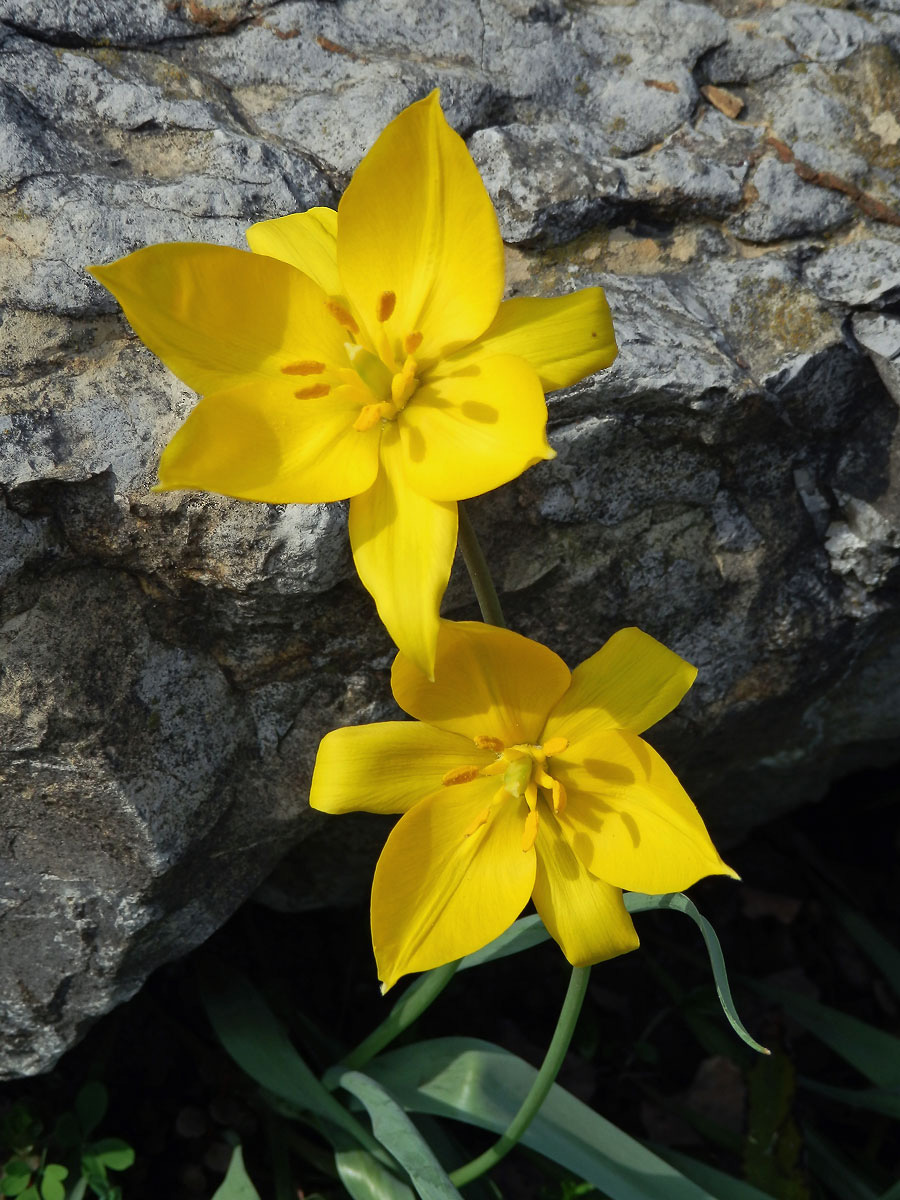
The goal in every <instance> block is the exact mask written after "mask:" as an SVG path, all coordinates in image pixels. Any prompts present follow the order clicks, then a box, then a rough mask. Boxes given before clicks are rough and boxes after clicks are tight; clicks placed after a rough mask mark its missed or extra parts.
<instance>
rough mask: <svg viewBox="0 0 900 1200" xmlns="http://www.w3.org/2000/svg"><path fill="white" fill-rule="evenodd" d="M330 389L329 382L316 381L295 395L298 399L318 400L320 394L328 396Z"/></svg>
mask: <svg viewBox="0 0 900 1200" xmlns="http://www.w3.org/2000/svg"><path fill="white" fill-rule="evenodd" d="M330 391H331V388H330V387H329V385H328V384H327V383H314V384H313V385H312V387H305V388H300V389H299V390H298V391H296V392H294V395H295V396H296V397H297V399H298V400H318V399H319V397H320V396H327V395H328V393H329V392H330Z"/></svg>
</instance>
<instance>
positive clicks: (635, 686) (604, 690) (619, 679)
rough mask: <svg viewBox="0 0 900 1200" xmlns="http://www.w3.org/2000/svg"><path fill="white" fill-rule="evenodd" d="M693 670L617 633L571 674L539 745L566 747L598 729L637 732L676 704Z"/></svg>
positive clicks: (644, 638)
mask: <svg viewBox="0 0 900 1200" xmlns="http://www.w3.org/2000/svg"><path fill="white" fill-rule="evenodd" d="M696 677H697V668H696V667H692V666H691V664H690V663H689V662H685V660H684V659H683V658H680V657H679V656H678V655H677V654H676V653H675V652H674V650H669V649H668V648H667V647H666V646H664V645H663V644H662V642H658V641H657V640H656V638H652V637H650V635H649V634H647V633H644V632H642V630H640V629H635V628H633V627H632V628H630V629H620V630H619V631H618V633H614V634H613V635H612V637H611V638H610V639H609V641H607V642H606V643H605V644H604V645H603V646H602V647H601V648H600V649H599V650H598V651H597V653H596V654H593V655H591V657H590V658H588V659H585V661H584V662H583V663H581V665H580V666H577V667H576V668H575V670H574V671H573V672H572V686H571V687H570V688H569V690H568V692H566V694H565V696H563V698H562V700H561V701H560V702H559V704H558V705H557V706H556V708H555V709H554V710H553V712H552V713H551V715H550V719H549V720H548V721H547V728H546V729H545V731H544V737H545V740H546V739H548V738H550V737H554V736H557V735H559V736H562V737H565V738H568V740H569V741H570V742H573V741H575V740H576V739H578V738H581V737H585V736H588V735H590V734H592V733H599V732H600V731H601V730H603V729H630V730H632V731H633V732H634V733H643V732H644V730H645V729H649V728H650V726H651V725H655V724H656V722H657V721H659V720H661V719H662V718H663V717H664V716H665V715H666V713H669V712H671V711H672V709H673V708H674V707H675V706H676V705H677V704H678V702H679V701H680V700H681V698H682V696H684V694H685V692H686V691H687V690H688V688H689V687H690V686H691V684H692V683H693V682H694V680H695V678H696Z"/></svg>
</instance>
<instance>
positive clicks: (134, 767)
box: [0, 0, 900, 1076]
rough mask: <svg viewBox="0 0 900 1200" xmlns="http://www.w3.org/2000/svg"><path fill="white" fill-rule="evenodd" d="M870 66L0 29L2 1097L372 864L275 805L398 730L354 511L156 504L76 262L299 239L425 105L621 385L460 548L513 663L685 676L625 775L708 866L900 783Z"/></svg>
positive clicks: (476, 45) (686, 35) (658, 47)
mask: <svg viewBox="0 0 900 1200" xmlns="http://www.w3.org/2000/svg"><path fill="white" fill-rule="evenodd" d="M898 53H900V8H898V5H897V2H896V0H870V2H868V3H866V4H865V5H859V6H857V7H856V8H855V9H853V10H851V9H845V8H840V7H836V8H832V7H819V6H813V5H805V4H801V3H794V2H791V3H788V4H784V5H781V6H773V7H772V8H771V9H767V8H763V7H760V6H759V5H754V6H753V7H752V9H750V8H748V6H747V5H742V4H740V3H737V2H732V0H729V2H728V3H726V2H725V0H722V2H721V3H719V4H718V5H716V6H714V5H713V4H710V5H704V4H684V3H680V2H679V0H641V3H640V4H634V5H633V4H621V5H620V4H606V3H604V4H597V5H570V4H567V3H564V2H563V0H543V2H542V3H540V4H537V5H536V4H534V3H532V0H452V3H449V4H438V5H425V6H423V5H418V6H416V5H411V4H410V3H409V0H389V2H388V3H384V4H379V5H376V6H373V5H371V4H370V3H367V2H365V0H344V2H342V3H341V4H340V5H336V4H333V3H329V2H328V0H282V2H276V3H275V4H263V3H261V2H258V0H205V2H204V3H202V4H201V3H199V2H198V0H180V2H178V3H167V2H166V0H142V2H141V3H134V4H129V5H118V4H95V3H90V4H89V3H81V2H80V0H65V2H63V0H47V2H46V3H43V4H41V5H35V4H34V3H32V2H31V0H0V228H2V237H0V271H2V276H3V283H4V287H3V293H2V299H0V378H2V380H3V391H2V399H0V490H2V501H3V503H2V504H0V644H2V645H0V746H2V749H0V859H2V863H3V870H2V880H3V885H2V888H0V958H2V961H3V965H4V984H5V986H4V989H3V990H2V992H0V1076H4V1075H7V1076H8V1075H14V1074H16V1073H29V1072H34V1071H39V1070H42V1069H45V1068H46V1067H48V1066H49V1065H50V1064H51V1063H52V1062H53V1061H54V1059H55V1058H56V1057H57V1056H58V1055H59V1054H60V1053H61V1052H62V1051H63V1050H64V1049H65V1048H66V1046H67V1045H69V1044H71V1042H72V1041H73V1040H74V1039H75V1038H77V1037H78V1036H79V1034H80V1033H81V1031H83V1030H84V1029H85V1028H86V1026H87V1025H88V1024H89V1023H90V1021H91V1020H93V1019H94V1018H95V1017H96V1016H97V1015H98V1014H100V1013H102V1012H104V1011H106V1010H107V1009H109V1008H110V1007H111V1006H112V1005H114V1004H116V1003H118V1002H119V1001H121V1000H122V999H124V998H125V997H126V996H128V995H130V994H131V993H132V992H133V991H134V990H135V989H136V988H137V987H139V986H140V983H141V981H142V980H143V979H144V978H145V977H146V975H147V973H148V972H149V971H151V970H152V969H154V967H156V966H157V965H159V964H160V963H162V962H165V961H167V960H169V959H171V958H173V957H175V956H177V955H179V954H182V953H184V952H185V951H186V950H188V949H190V948H191V947H192V946H194V945H196V944H197V943H198V942H199V941H201V940H202V939H203V938H204V937H206V936H207V935H208V934H209V933H210V932H211V931H212V930H213V929H215V928H216V927H217V925H219V924H220V923H221V922H222V921H223V920H224V919H225V918H226V917H227V916H228V915H229V913H230V912H232V911H233V910H234V908H235V907H236V906H237V905H239V904H240V903H241V902H242V901H243V900H244V899H246V898H247V897H248V896H249V895H250V894H251V893H252V892H253V891H254V889H255V888H257V887H261V888H262V890H261V891H260V893H259V894H260V895H261V896H263V897H264V898H265V899H266V900H267V902H270V903H276V904H278V905H280V906H282V907H294V908H297V907H300V908H312V907H315V906H317V905H322V904H325V903H341V902H344V901H346V900H347V899H350V898H353V897H358V896H360V895H361V894H362V893H363V892H364V890H365V888H366V886H367V882H368V878H369V877H370V868H371V864H372V862H373V859H374V856H375V854H376V852H377V847H378V843H379V842H380V840H381V838H382V836H383V832H384V822H383V821H381V820H379V819H378V818H374V817H373V818H366V817H364V816H361V817H359V818H358V819H357V818H353V819H349V818H348V819H347V820H343V819H342V820H331V821H329V820H325V819H322V818H320V817H317V816H316V815H315V814H311V813H310V812H309V811H308V808H307V806H306V793H307V787H308V781H309V775H310V770H311V766H312V762H313V758H314V754H315V747H316V744H317V741H318V739H319V738H320V737H321V735H322V734H324V733H325V732H326V731H327V730H328V729H330V728H333V727H335V726H336V725H340V724H345V723H347V722H356V721H367V720H377V719H381V718H383V717H386V716H389V715H392V714H393V715H396V714H395V710H394V709H393V706H392V702H391V700H390V695H389V690H388V671H389V666H390V662H391V658H392V647H391V645H390V642H389V640H388V638H387V636H386V634H385V633H384V631H383V629H382V628H381V627H380V625H379V624H378V623H377V621H376V618H375V611H374V606H373V605H372V603H371V600H370V599H369V597H368V596H367V595H366V593H365V592H364V591H363V589H362V588H361V586H360V584H359V583H358V581H357V580H356V577H355V575H354V572H353V567H352V563H351V560H350V555H349V551H348V547H347V536H346V514H345V507H344V506H343V505H339V504H335V505H312V506H308V507H304V506H289V507H283V506H268V505H251V504H240V503H238V502H235V501H231V500H228V499H225V498H222V497H212V496H204V495H197V494H165V495H159V494H156V493H153V492H152V491H151V488H152V486H153V483H154V481H155V477H156V475H155V472H156V464H157V461H158V458H159V454H160V452H161V450H162V448H163V446H164V445H165V444H166V442H167V440H168V439H169V438H170V437H171V436H172V434H173V432H174V431H175V430H176V429H177V428H178V426H179V424H180V423H181V421H182V420H183V419H184V417H185V416H186V414H187V413H188V412H189V411H190V409H191V406H192V404H193V403H194V402H195V397H194V396H193V394H192V393H190V392H189V391H188V390H187V389H186V388H185V387H184V386H183V385H182V384H180V383H179V382H178V381H177V380H175V379H174V378H173V377H172V376H171V375H170V374H169V373H168V372H167V371H166V370H165V369H164V368H163V367H162V366H161V364H160V363H158V362H157V360H156V359H155V358H154V357H153V356H152V355H151V354H150V353H149V352H148V351H147V350H145V349H144V348H143V347H142V346H141V345H140V343H139V342H137V340H136V339H135V338H134V336H133V335H132V334H131V333H130V331H129V329H128V327H127V324H126V323H125V322H124V320H123V319H122V317H121V315H120V314H119V313H118V310H117V308H116V306H115V304H114V303H113V301H112V300H111V298H110V296H109V295H108V294H107V293H106V292H105V291H104V290H103V289H102V288H100V287H99V286H98V285H96V284H95V283H94V282H93V281H92V280H91V279H90V277H89V276H87V275H86V273H85V272H84V267H85V265H87V264H89V263H91V262H97V261H108V260H110V259H113V258H115V257H117V256H119V255H122V254H124V253H127V252H128V251H130V250H132V249H134V248H136V247H138V246H142V245H144V244H147V243H151V242H156V241H162V240H171V239H197V240H203V241H208V242H216V243H220V244H224V245H233V246H241V245H243V244H244V230H245V229H246V227H247V225H249V224H250V223H252V222H253V221H255V220H259V219H262V218H266V217H273V216H277V215H281V214H284V213H287V212H290V211H293V210H296V209H301V208H305V207H308V206H310V205H313V204H333V203H334V202H335V201H336V199H337V197H338V195H339V194H340V190H341V189H342V187H343V186H344V185H345V183H346V180H347V178H348V176H349V174H350V172H351V171H352V170H353V168H354V166H355V165H356V163H357V162H358V160H359V158H360V156H361V155H362V154H363V153H364V152H365V150H366V149H367V148H368V146H369V145H370V144H371V142H372V141H373V139H374V137H375V136H376V135H377V133H378V132H379V130H380V129H381V128H382V126H383V125H384V124H385V123H386V122H387V120H389V119H390V117H392V116H393V115H394V114H395V113H396V112H397V111H398V110H399V109H400V108H401V107H403V106H404V105H405V104H407V103H408V102H410V101H412V100H414V99H416V98H418V97H420V96H422V95H424V94H426V93H427V92H428V91H430V90H431V89H432V88H434V87H440V88H441V92H442V99H443V102H444V106H445V109H446V111H447V113H448V116H449V119H450V120H451V122H452V123H453V124H454V125H455V127H456V128H457V129H459V130H460V132H461V133H462V134H463V136H464V137H466V139H467V141H468V144H469V147H470V149H471V151H472V153H473V155H474V157H475V158H476V161H477V162H478V164H479V167H480V169H481V170H482V172H483V175H484V179H485V182H486V185H487V187H488V189H489V191H490V193H491V195H492V197H493V199H494V201H495V204H496V206H497V209H498V216H499V220H500V223H501V228H502V231H503V234H504V237H505V238H506V240H507V241H508V243H509V244H510V252H509V259H508V283H509V291H510V294H517V293H519V294H538V293H540V294H554V293H555V294H559V293H564V292H567V291H570V290H572V289H573V288H577V287H583V286H585V285H588V284H592V283H600V284H602V285H603V286H604V287H606V288H607V291H608V294H609V298H610V303H611V305H612V308H613V311H614V314H615V321H616V330H617V336H618V339H619V344H620V347H621V354H620V357H619V359H618V360H617V362H616V363H615V365H614V366H613V367H612V368H611V369H610V370H609V371H607V372H605V373H603V374H602V376H600V377H598V378H594V379H589V380H585V381H583V382H582V383H580V384H578V385H576V386H575V387H573V388H570V389H569V390H568V391H566V392H563V393H559V394H557V395H554V396H551V397H550V401H549V411H550V438H551V441H552V443H553V444H554V446H555V447H556V449H557V451H558V457H557V458H556V460H554V461H553V462H551V463H543V464H541V465H539V466H537V467H535V468H534V469H533V470H531V471H529V472H527V473H526V474H525V475H524V476H523V477H522V478H521V479H519V480H517V481H516V482H515V483H513V484H511V485H510V486H508V487H506V488H503V489H501V490H500V491H498V492H497V493H495V494H493V495H491V496H488V497H485V498H482V499H479V500H477V501H475V502H473V504H472V506H471V510H472V514H473V519H474V521H475V523H476V525H477V526H478V528H479V530H480V532H481V534H482V537H483V540H484V542H485V545H486V549H487V551H488V555H489V558H490V561H491V563H492V565H493V567H494V569H495V571H496V577H497V580H498V583H499V586H500V589H501V592H502V595H503V600H504V604H505V606H506V608H507V611H508V615H509V619H510V622H511V624H512V625H513V626H514V627H516V628H518V629H520V630H522V631H523V632H526V633H528V634H531V635H533V636H535V637H538V638H540V639H542V640H545V641H547V642H549V643H550V644H552V645H553V646H554V647H555V648H556V649H558V650H559V651H560V652H561V653H563V654H564V655H565V656H566V658H567V659H568V660H569V661H571V662H573V663H574V662H577V661H578V660H579V659H581V658H582V657H584V656H586V655H587V654H589V653H590V652H592V651H593V650H594V649H595V648H596V647H597V645H598V644H600V642H602V640H603V639H604V638H605V637H606V636H608V634H609V633H611V632H612V631H613V630H615V629H616V628H617V627H620V626H622V625H627V624H638V625H640V626H642V627H643V628H645V629H646V630H648V632H650V633H652V634H654V635H656V636H657V637H660V638H661V639H662V640H664V641H666V642H667V643H668V644H670V645H672V646H673V647H675V648H676V649H677V650H678V651H680V652H681V653H682V654H684V655H685V656H686V657H688V658H690V659H691V660H692V661H694V662H695V663H697V665H698V666H699V667H700V675H699V678H698V682H697V684H696V686H695V687H694V689H693V690H692V692H691V693H690V695H689V696H688V698H687V699H686V701H685V703H684V704H683V705H682V706H681V707H680V708H679V710H678V712H677V713H676V714H673V716H672V717H671V718H668V719H667V721H666V723H665V724H663V725H662V726H661V727H660V728H659V730H658V731H657V730H654V731H653V734H652V736H653V738H654V740H655V741H656V742H657V743H658V745H659V746H660V748H661V749H662V750H664V752H666V753H667V755H668V756H669V757H670V759H671V761H672V762H673V764H674V765H675V767H676V768H677V769H678V771H679V773H680V774H681V775H682V776H683V777H684V779H685V781H686V784H687V785H688V787H689V789H690V790H691V792H692V794H693V795H695V796H696V797H697V799H698V802H699V803H700V805H701V807H702V809H703V811H704V814H705V815H706V817H707V819H708V820H709V822H710V824H711V825H712V827H713V830H714V832H715V833H716V835H717V836H718V837H719V838H720V839H722V840H723V841H725V842H727V841H728V840H729V839H733V838H736V837H739V836H740V835H741V834H742V833H743V832H745V831H746V830H747V829H748V828H750V827H752V826H753V825H754V824H756V823H758V822H760V821H762V820H765V819H767V818H769V817H772V816H774V815H777V814H778V813H780V812H783V811H785V810H786V809H788V808H790V807H792V806H794V805H796V804H798V803H802V802H806V801H810V800H814V799H816V798H817V797H818V796H819V795H820V794H821V792H822V790H823V789H824V788H825V786H826V785H827V783H828V782H829V780H830V779H832V778H833V777H834V776H835V775H837V774H840V773H841V772H842V771H844V770H847V769H849V768H851V767H856V766H859V765H865V764H872V763H877V762H880V761H885V760H886V759H888V758H889V757H893V756H896V754H897V751H898V748H900V720H898V716H897V714H898V712H900V695H898V684H897V679H898V678H900V675H898V671H897V663H898V659H900V620H898V613H897V601H896V596H897V592H896V587H897V578H898V560H900V535H898V531H900V485H898V472H897V466H896V463H897V450H896V446H897V444H898V440H897V431H896V426H897V398H898V396H900V374H898V366H897V363H898V360H900V335H898V330H897V324H898V319H897V317H896V314H895V312H894V311H893V310H894V309H895V307H896V304H897V299H898V296H900V216H898V207H900V185H898V178H900V176H898V170H897V168H898V166H900V153H898V146H900V133H898V131H897V129H895V125H896V121H895V120H894V115H895V114H896V113H897V112H898V111H900V68H898V61H897V55H898ZM708 85H713V87H725V88H727V89H728V90H729V91H730V92H732V93H733V96H734V97H735V98H736V99H735V103H733V104H731V105H729V106H728V107H727V108H726V111H721V110H720V109H721V106H719V107H716V105H715V104H714V103H713V102H711V101H714V100H715V97H716V95H717V94H716V93H715V92H712V91H711V90H710V89H709V86H708ZM702 88H706V89H707V90H706V91H705V92H704V91H703V90H701V89H702ZM738 102H740V104H742V105H743V107H742V108H738V107H737V103H738ZM729 111H730V112H731V113H733V114H734V116H730V115H728V112H729ZM892 121H894V123H893V124H892ZM444 611H445V612H446V613H447V615H450V616H454V617H468V616H473V615H474V612H475V610H474V606H473V602H472V597H471V590H470V587H469V584H468V582H467V580H466V578H465V575H464V573H463V572H462V571H461V569H460V567H459V564H457V568H456V570H455V572H454V575H453V578H452V579H451V582H450V587H449V589H448V593H447V597H446V601H445V608H444ZM292 848H293V849H292ZM289 850H290V851H291V854H290V856H289V857H287V858H285V854H286V852H287V851H289ZM277 864H280V865H279V866H278V871H277V873H276V874H275V875H274V876H273V875H271V872H272V870H273V868H274V867H276V865H277Z"/></svg>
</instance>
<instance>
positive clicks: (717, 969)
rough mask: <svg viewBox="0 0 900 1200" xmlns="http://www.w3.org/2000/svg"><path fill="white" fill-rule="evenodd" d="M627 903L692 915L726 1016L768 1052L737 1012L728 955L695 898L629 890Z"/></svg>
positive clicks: (635, 908)
mask: <svg viewBox="0 0 900 1200" xmlns="http://www.w3.org/2000/svg"><path fill="white" fill-rule="evenodd" d="M625 907H626V908H627V909H628V911H629V912H630V913H639V912H649V911H651V910H653V909H658V908H669V909H674V911H675V912H681V913H684V914H685V916H687V917H690V918H691V920H692V921H693V922H694V924H695V925H696V926H697V928H698V929H699V930H700V932H701V934H702V935H703V940H704V942H705V943H706V952H707V954H708V955H709V965H710V966H711V967H712V973H713V980H714V981H715V985H716V995H717V996H718V997H719V1003H720V1004H721V1005H722V1011H723V1012H724V1014H725V1017H726V1019H727V1021H728V1023H729V1025H730V1026H731V1028H732V1029H733V1030H734V1031H735V1033H736V1034H737V1035H738V1037H739V1038H740V1039H741V1040H742V1041H744V1042H746V1043H747V1045H748V1046H750V1047H752V1048H753V1049H754V1050H757V1051H759V1053H760V1054H769V1053H770V1052H769V1051H768V1050H767V1049H766V1047H765V1046H761V1045H760V1044H759V1042H757V1041H756V1040H755V1039H754V1038H752V1037H751V1036H750V1034H749V1033H748V1032H747V1030H746V1029H745V1028H744V1026H743V1024H742V1022H741V1019H740V1017H739V1016H738V1014H737V1009H736V1008H735V1005H734V1000H733V998H732V995H731V988H730V986H729V984H728V971H727V970H726V968H725V957H724V955H723V954H722V947H721V946H720V945H719V939H718V937H717V936H716V931H715V930H714V929H713V927H712V925H710V923H709V921H707V919H706V917H704V916H702V915H701V914H700V912H699V911H698V909H697V906H696V905H695V904H694V902H693V901H692V900H688V898H687V896H682V895H681V893H680V892H670V893H668V894H667V895H665V896H645V895H644V894H643V893H642V892H626V893H625Z"/></svg>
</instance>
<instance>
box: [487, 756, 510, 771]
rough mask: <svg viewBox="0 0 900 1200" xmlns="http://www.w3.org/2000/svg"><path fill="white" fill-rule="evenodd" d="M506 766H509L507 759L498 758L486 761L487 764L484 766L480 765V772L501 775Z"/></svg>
mask: <svg viewBox="0 0 900 1200" xmlns="http://www.w3.org/2000/svg"><path fill="white" fill-rule="evenodd" d="M508 766H509V762H508V761H507V759H505V758H498V759H497V761H496V762H492V763H488V765H487V766H486V767H482V768H481V774H482V775H502V774H503V773H504V772H505V771H506V768H507V767H508Z"/></svg>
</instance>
